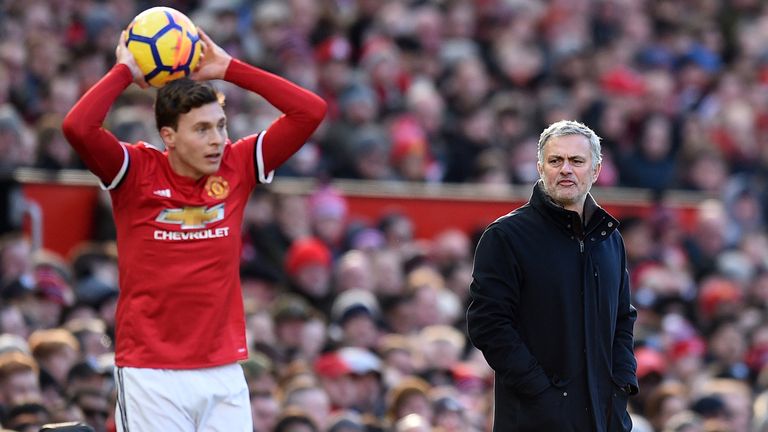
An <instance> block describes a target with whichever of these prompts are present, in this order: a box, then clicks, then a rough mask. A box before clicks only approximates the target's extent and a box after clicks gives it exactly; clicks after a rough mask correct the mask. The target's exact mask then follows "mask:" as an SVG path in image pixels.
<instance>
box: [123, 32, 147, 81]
mask: <svg viewBox="0 0 768 432" xmlns="http://www.w3.org/2000/svg"><path fill="white" fill-rule="evenodd" d="M127 40H128V32H127V31H125V30H123V32H122V33H120V42H118V43H117V48H115V57H116V58H117V63H122V64H124V65H126V66H128V69H130V71H131V75H133V82H135V83H136V85H138V86H139V87H141V88H148V87H149V84H147V82H146V81H144V74H143V73H141V69H139V65H138V64H137V63H136V59H135V58H134V57H133V54H131V52H130V51H128V47H127V46H126V45H125V42H126V41H127Z"/></svg>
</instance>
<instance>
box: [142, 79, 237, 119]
mask: <svg viewBox="0 0 768 432" xmlns="http://www.w3.org/2000/svg"><path fill="white" fill-rule="evenodd" d="M212 102H218V103H219V104H220V105H221V106H224V95H223V94H222V93H220V92H218V91H217V90H216V89H215V88H214V87H213V85H211V84H210V83H208V82H200V81H193V80H191V79H189V78H181V79H177V80H174V81H171V82H169V83H168V84H166V85H164V86H163V87H161V88H160V90H158V91H157V98H156V99H155V122H156V123H157V130H160V129H162V128H163V127H165V126H170V127H171V128H173V129H176V127H177V126H178V125H179V116H180V115H181V114H186V113H188V112H190V111H191V110H192V109H193V108H199V107H201V106H203V105H207V104H209V103H212Z"/></svg>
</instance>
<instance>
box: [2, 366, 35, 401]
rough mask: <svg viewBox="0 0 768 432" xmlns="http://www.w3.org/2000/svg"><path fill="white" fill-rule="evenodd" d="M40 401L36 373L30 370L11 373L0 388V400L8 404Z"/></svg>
mask: <svg viewBox="0 0 768 432" xmlns="http://www.w3.org/2000/svg"><path fill="white" fill-rule="evenodd" d="M41 401H42V394H41V391H40V385H39V384H38V381H37V374H35V373H34V372H32V371H28V372H18V373H15V374H12V375H11V376H9V377H8V378H7V380H6V381H5V382H4V383H3V384H2V387H1V388H0V402H2V403H5V404H6V405H8V406H14V405H20V404H23V403H30V402H38V403H39V402H41Z"/></svg>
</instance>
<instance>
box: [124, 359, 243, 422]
mask: <svg viewBox="0 0 768 432" xmlns="http://www.w3.org/2000/svg"><path fill="white" fill-rule="evenodd" d="M115 381H116V383H117V406H116V408H115V419H116V423H117V430H118V432H152V431H157V432H203V431H205V432H208V431H211V432H214V431H216V432H251V431H253V421H252V420H251V406H250V400H249V397H248V385H247V384H246V382H245V376H244V375H243V370H242V368H241V367H240V365H239V364H237V363H234V364H229V365H225V366H218V367H213V368H206V369H190V370H183V369H182V370H176V369H144V368H131V367H122V368H115Z"/></svg>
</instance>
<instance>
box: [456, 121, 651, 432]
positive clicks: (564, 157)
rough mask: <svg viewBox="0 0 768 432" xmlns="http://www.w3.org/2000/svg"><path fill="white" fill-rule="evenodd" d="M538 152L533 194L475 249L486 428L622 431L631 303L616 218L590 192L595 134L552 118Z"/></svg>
mask: <svg viewBox="0 0 768 432" xmlns="http://www.w3.org/2000/svg"><path fill="white" fill-rule="evenodd" d="M538 155H539V162H538V170H539V175H540V177H541V179H540V180H539V181H538V182H537V183H536V185H535V186H534V188H533V194H532V196H531V199H530V201H529V202H528V203H527V204H526V205H524V206H523V207H521V208H519V209H517V210H514V211H513V212H511V213H509V214H507V215H505V216H503V217H501V218H499V219H498V220H497V221H495V222H494V223H492V224H491V225H490V226H488V228H486V230H485V232H484V233H483V236H482V238H481V239H480V242H479V244H478V246H477V251H476V253H475V266H474V271H473V280H472V284H471V286H470V296H471V304H470V306H469V310H468V311H467V321H468V331H469V336H470V339H471V340H472V343H473V344H474V345H475V346H476V347H477V348H478V349H479V350H480V351H482V353H483V355H484V356H485V359H486V360H487V361H488V364H489V365H490V366H491V367H492V368H493V370H494V371H495V375H496V382H495V395H494V396H495V414H494V428H493V430H494V432H509V431H536V432H547V431H553V432H554V431H557V432H564V431H574V432H575V431H579V432H581V431H583V432H593V431H598V432H614V431H630V430H631V429H632V421H631V420H630V417H629V414H628V413H627V398H628V396H629V395H632V394H635V393H637V390H638V388H637V377H636V374H635V369H636V361H635V358H634V354H633V351H632V338H633V336H632V328H633V325H634V322H635V319H636V317H637V312H636V310H635V308H634V307H632V305H631V304H630V292H629V291H630V288H629V274H628V272H627V262H626V261H627V258H626V253H625V250H624V241H623V240H622V238H621V235H620V234H619V232H618V231H617V230H616V228H617V226H618V222H617V221H616V219H614V218H613V217H612V216H611V215H609V214H608V213H607V212H606V211H605V210H603V209H602V208H601V207H600V206H598V205H597V203H596V202H595V200H594V199H593V198H592V195H591V194H590V193H589V190H590V188H591V187H592V184H593V183H594V182H595V180H596V179H597V177H598V175H599V174H600V166H601V165H600V162H601V155H600V138H599V137H598V136H597V135H596V134H595V133H594V132H593V131H592V130H591V129H589V128H588V127H587V126H585V125H583V124H581V123H578V122H575V121H559V122H556V123H553V124H552V125H550V126H549V127H547V128H546V129H545V130H544V131H543V132H542V134H541V136H540V138H539V151H538Z"/></svg>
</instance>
